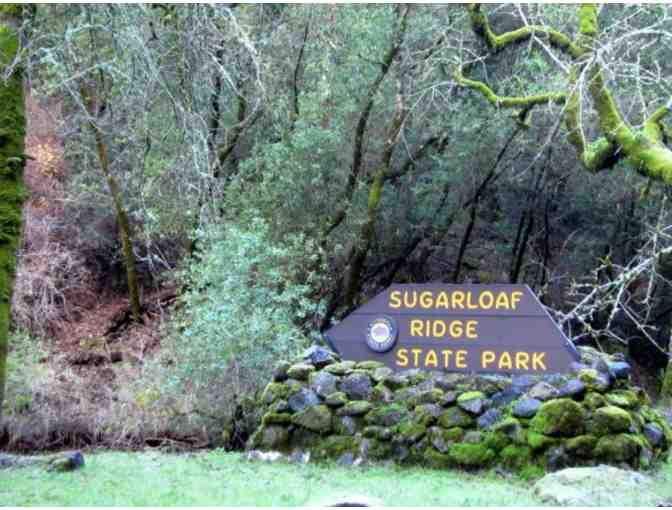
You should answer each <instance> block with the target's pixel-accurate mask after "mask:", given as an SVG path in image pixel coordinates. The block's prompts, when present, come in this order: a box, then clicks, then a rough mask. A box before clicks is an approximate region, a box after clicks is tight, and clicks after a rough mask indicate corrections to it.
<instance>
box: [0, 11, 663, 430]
mask: <svg viewBox="0 0 672 510" xmlns="http://www.w3.org/2000/svg"><path fill="white" fill-rule="evenodd" d="M671 29H672V10H671V8H670V7H669V6H667V5H649V4H647V5H637V4H627V5H611V4H610V5H602V6H599V7H591V6H589V5H585V6H582V7H577V6H572V5H554V4H540V5H492V6H490V5H488V6H481V7H478V6H475V5H470V6H467V5H458V4H450V5H439V4H432V5H412V6H411V5H393V4H385V5H332V4H329V5H283V4H276V5H256V4H218V5H200V4H199V5H181V6H177V5H168V4H151V5H142V4H136V5H118V4H114V5H112V4H96V5H84V4H76V5H67V4H54V5H47V4H45V5H39V6H38V7H37V8H26V9H25V10H24V11H23V26H22V29H21V37H22V45H21V47H20V48H19V50H18V53H17V57H18V59H19V60H17V62H18V61H21V62H22V64H23V66H22V69H23V70H24V71H25V75H26V77H27V79H26V86H27V87H28V89H29V91H30V95H31V97H34V98H37V99H38V100H39V101H40V102H41V104H43V105H47V106H48V107H49V108H50V111H52V112H53V119H52V120H51V122H53V123H55V124H56V125H57V126H58V137H59V139H60V141H61V145H62V156H63V164H62V168H61V170H60V171H59V172H54V173H52V174H50V176H49V179H51V180H49V181H48V182H49V183H53V184H54V188H57V189H58V193H59V194H58V196H57V197H56V198H53V197H52V201H53V202H58V204H59V205H58V210H57V211H56V209H54V211H55V212H54V214H51V215H50V216H44V218H47V219H45V220H44V222H43V224H48V225H50V226H51V228H50V229H46V227H45V228H42V230H40V229H39V228H36V225H38V222H37V220H34V219H31V218H33V217H32V216H31V217H29V218H28V222H27V226H26V229H25V239H24V243H23V246H22V248H21V257H20V260H21V261H22V262H21V263H22V264H23V266H20V267H19V276H20V278H19V279H20V282H19V284H18V285H17V287H16V289H17V292H16V293H15V298H14V309H15V314H14V322H15V325H16V327H17V329H20V330H27V331H29V332H30V333H31V334H33V335H35V336H40V337H45V338H44V339H45V340H46V343H47V345H48V344H49V342H50V341H52V340H53V339H54V338H61V339H62V338H64V337H67V336H68V324H70V322H69V321H71V320H73V319H76V318H78V317H80V316H84V315H86V310H87V309H91V306H89V304H88V301H90V300H92V299H93V298H91V295H93V296H100V295H104V296H108V295H110V294H114V295H119V294H121V295H123V296H128V297H129V298H130V309H131V310H130V312H131V313H130V317H131V322H133V323H135V324H138V323H139V322H142V321H143V320H145V319H144V318H143V317H146V315H147V314H148V313H150V312H151V307H150V303H149V298H148V296H149V295H153V294H152V293H153V292H155V291H157V289H166V288H173V289H176V290H175V293H176V294H178V297H177V299H176V301H175V307H174V310H172V311H171V312H170V314H168V315H162V318H163V322H162V324H161V326H160V327H159V326H157V327H156V328H155V329H160V331H161V341H160V342H157V343H160V344H161V355H160V356H157V359H156V360H155V362H156V363H155V364H152V363H147V367H148V368H147V369H146V370H145V368H141V369H138V372H139V375H138V377H137V378H136V383H138V384H140V386H142V384H141V383H140V382H139V381H142V377H147V378H148V379H147V382H146V388H145V389H147V388H149V389H151V391H150V392H149V393H150V394H153V393H152V392H153V391H154V390H153V388H155V387H159V388H163V389H166V391H168V390H167V389H168V388H170V389H171V391H172V392H173V393H172V395H173V396H176V398H177V397H182V396H184V395H186V393H188V392H187V391H185V390H189V391H193V392H194V393H196V394H199V395H201V394H204V395H205V394H207V393H208V390H210V392H212V391H211V390H212V388H213V387H215V386H217V385H220V384H224V385H227V384H232V385H233V386H232V387H231V389H229V390H227V391H226V394H227V395H230V396H234V397H236V398H234V399H233V400H234V401H237V400H236V399H237V398H238V395H239V394H240V393H247V392H248V391H250V390H254V389H255V387H256V383H257V382H258V380H257V379H258V377H257V376H258V374H259V373H263V372H264V371H267V370H269V369H270V366H271V365H272V363H273V361H275V360H277V358H279V357H284V356H291V355H293V353H295V352H297V351H298V350H299V349H300V348H301V347H303V346H305V345H306V344H308V343H310V342H311V341H319V337H320V331H322V330H324V329H325V328H326V327H328V326H329V325H330V324H333V323H334V321H337V320H340V318H342V317H343V316H344V315H346V314H347V313H348V312H349V311H350V310H352V309H353V308H354V307H356V306H358V305H359V304H361V303H364V302H366V301H367V300H368V299H370V298H371V297H372V296H373V295H375V294H376V293H377V292H379V291H380V290H381V289H383V288H385V287H386V286H387V285H389V284H390V283H392V282H427V281H443V282H516V283H525V284H528V285H530V286H531V287H532V289H533V290H534V291H535V292H536V293H537V294H538V295H539V296H540V297H541V299H542V301H543V302H544V304H546V305H547V306H548V307H549V309H550V310H551V311H552V313H554V314H555V316H556V318H557V319H558V321H559V322H560V323H561V325H562V327H563V328H564V329H565V331H566V332H567V333H568V334H569V335H570V336H571V337H572V338H573V339H574V340H575V341H576V342H577V343H583V344H590V345H594V346H598V347H599V348H602V349H604V350H607V351H621V352H624V353H626V354H627V355H628V356H629V357H630V358H631V359H632V360H633V361H634V362H635V363H636V364H637V365H639V367H640V368H641V373H642V374H643V375H644V376H645V378H646V380H647V381H648V383H647V385H648V387H649V388H650V389H651V390H652V391H653V393H656V392H657V391H658V390H659V388H660V385H661V382H662V377H663V371H664V370H665V367H666V365H667V363H668V358H669V348H670V347H669V345H670V343H669V337H670V325H671V324H672V313H671V312H670V310H672V291H671V290H670V285H669V284H668V281H670V280H672V260H671V259H672V255H670V253H672V244H671V243H670V234H669V225H670V223H671V220H672V213H671V211H670V207H669V201H668V196H669V193H670V189H669V185H670V183H672V178H671V177H670V176H671V175H672V165H671V163H670V162H671V161H672V159H670V158H669V149H668V148H667V147H668V146H667V144H668V136H670V132H669V128H668V125H669V119H668V118H667V114H668V113H669V110H670V108H671V107H672V105H671V104H670V102H669V97H670V95H671V92H672V88H671V87H670V81H669V75H670V72H671V71H672V67H671V66H672V58H669V57H670V52H671V51H672V46H671V44H672V37H671V36H670V34H671V33H672V30H671ZM2 30H3V29H2V26H0V33H2V32H1V31H2ZM13 76H15V77H16V76H17V75H16V74H15V75H13ZM3 90H4V89H3ZM0 129H1V128H0ZM1 133H2V132H0V134H1ZM33 157H37V159H38V162H37V163H38V164H43V163H44V162H43V161H42V158H41V157H40V156H39V155H37V156H36V155H33ZM42 177H44V176H42ZM42 177H40V179H42ZM45 179H46V177H45ZM50 186H51V184H50ZM31 207H32V206H31ZM41 225H42V224H41ZM37 232H42V235H43V237H45V238H48V241H49V242H46V241H45V242H44V243H42V242H41V243H38V242H37V240H36V239H37V238H36V236H37ZM45 232H46V233H45ZM40 239H42V238H40ZM38 244H40V247H41V248H40V249H41V251H40V252H39V253H40V254H41V255H40V257H39V260H41V261H42V263H38V262H35V261H36V260H37V258H36V257H35V256H34V254H35V253H36V251H37V245H38ZM31 250H32V251H31ZM49 250H51V251H52V252H58V256H56V254H54V256H52V257H50V256H48V252H49ZM64 274H65V275H68V276H67V278H65V277H64V276H63V275H64ZM3 292H4V291H3ZM83 296H87V297H86V299H84V297H83ZM143 299H144V300H143ZM87 300H88V301H87ZM85 302H87V304H85ZM87 306H88V308H87ZM87 341H88V340H87ZM114 341H115V342H116V341H117V340H116V339H114ZM53 343H55V341H53V342H52V344H53ZM106 345H107V344H106ZM113 347H114V346H113ZM115 349H116V347H115ZM108 351H109V349H108ZM106 352H107V351H106ZM108 354H109V352H108ZM144 354H145V351H143V352H142V355H143V356H144ZM153 354H154V353H153ZM106 355H107V354H106ZM150 365H151V367H150ZM155 369H156V370H155ZM150 373H151V374H150ZM671 373H672V372H671ZM157 374H158V375H157ZM155 377H159V379H160V381H159V379H154V378H155ZM161 381H163V382H161ZM166 381H168V382H166ZM136 390H137V392H138V393H134V395H138V394H141V395H144V396H146V395H147V393H146V392H144V393H143V391H144V390H143V389H142V388H139V389H138V388H136V389H134V390H133V391H136ZM129 399H130V400H131V401H134V402H136V403H137V399H135V397H129ZM140 400H141V401H142V402H144V397H143V398H141V399H140ZM150 400H152V399H150ZM196 400H200V397H199V398H198V399H196ZM134 405H135V404H134ZM141 407H142V406H141ZM1 435H2V434H1V433H0V436H1Z"/></svg>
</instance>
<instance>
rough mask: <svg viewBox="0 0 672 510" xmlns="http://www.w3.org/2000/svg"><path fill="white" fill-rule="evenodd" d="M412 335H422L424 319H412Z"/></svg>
mask: <svg viewBox="0 0 672 510" xmlns="http://www.w3.org/2000/svg"><path fill="white" fill-rule="evenodd" d="M411 336H422V321H421V320H420V319H412V320H411Z"/></svg>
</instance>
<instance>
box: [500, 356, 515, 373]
mask: <svg viewBox="0 0 672 510" xmlns="http://www.w3.org/2000/svg"><path fill="white" fill-rule="evenodd" d="M497 368H499V369H500V370H504V369H508V370H511V369H512V368H513V363H512V360H511V355H510V354H509V353H508V352H503V353H502V355H501V356H500V357H499V364H498V365H497Z"/></svg>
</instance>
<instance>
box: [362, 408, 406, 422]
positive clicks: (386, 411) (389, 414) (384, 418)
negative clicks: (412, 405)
mask: <svg viewBox="0 0 672 510" xmlns="http://www.w3.org/2000/svg"><path fill="white" fill-rule="evenodd" d="M408 415H409V412H408V409H406V406H404V405H402V404H398V403H392V404H387V405H383V406H379V407H376V408H374V409H373V410H372V411H370V412H369V413H368V414H367V415H366V416H365V420H366V423H367V424H369V425H380V426H382V427H392V426H394V425H396V424H397V423H399V422H401V421H402V420H404V419H406V418H407V417H408Z"/></svg>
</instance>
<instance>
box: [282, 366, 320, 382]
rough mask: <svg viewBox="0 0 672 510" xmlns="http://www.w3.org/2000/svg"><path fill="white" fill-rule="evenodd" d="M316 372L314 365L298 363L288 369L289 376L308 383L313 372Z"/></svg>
mask: <svg viewBox="0 0 672 510" xmlns="http://www.w3.org/2000/svg"><path fill="white" fill-rule="evenodd" d="M313 371H315V367H314V366H313V365H309V364H308V363H296V364H294V365H292V366H291V367H289V368H288V369H287V376H288V377H289V378H290V379H296V380H297V381H307V380H308V376H309V375H310V374H311V372H313Z"/></svg>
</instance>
